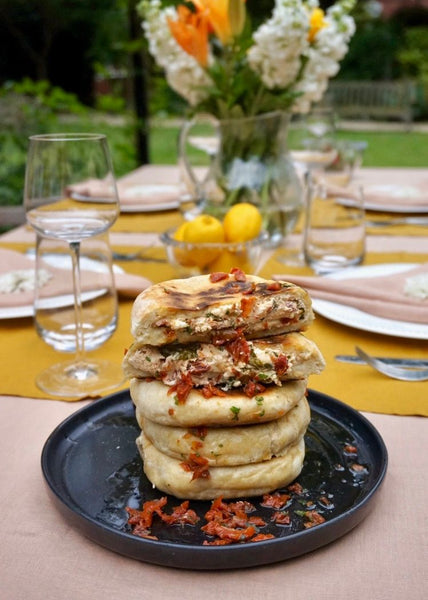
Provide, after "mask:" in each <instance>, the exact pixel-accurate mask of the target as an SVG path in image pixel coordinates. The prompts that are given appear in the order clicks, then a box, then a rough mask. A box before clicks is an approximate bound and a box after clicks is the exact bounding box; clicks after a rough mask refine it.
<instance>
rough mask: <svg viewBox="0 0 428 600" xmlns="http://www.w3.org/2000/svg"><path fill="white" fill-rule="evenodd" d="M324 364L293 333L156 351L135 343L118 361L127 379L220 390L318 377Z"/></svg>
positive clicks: (310, 346)
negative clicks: (186, 380) (186, 378)
mask: <svg viewBox="0 0 428 600" xmlns="http://www.w3.org/2000/svg"><path fill="white" fill-rule="evenodd" d="M236 343H237V345H236ZM242 344H243V347H242ZM324 366H325V362H324V359H323V357H322V355H321V352H320V351H319V349H318V348H317V346H316V344H315V343H314V342H312V341H311V340H308V339H307V338H306V337H305V336H304V335H302V334H301V333H297V332H293V333H286V334H283V335H278V336H271V337H265V338H261V339H259V340H248V341H247V340H243V339H241V340H240V339H238V340H237V341H236V342H235V341H232V342H229V343H224V344H221V345H219V344H207V343H203V342H195V343H193V344H191V343H188V344H171V345H167V346H162V347H158V346H149V345H147V344H141V343H140V342H135V343H134V344H132V346H131V347H130V348H129V350H128V352H127V353H126V355H125V358H124V360H123V369H124V373H125V375H126V376H127V377H128V378H131V377H140V378H144V377H154V378H155V379H159V380H160V381H162V382H163V383H165V384H166V385H175V384H176V383H177V382H178V381H180V379H181V378H182V377H183V375H189V376H190V377H191V379H192V381H193V383H194V384H195V386H204V385H207V384H210V383H211V384H213V385H218V386H219V387H221V388H222V389H232V388H234V387H239V386H244V385H245V384H246V383H248V382H249V381H259V382H260V383H264V384H269V383H275V384H276V385H281V383H282V382H283V381H288V380H290V379H306V378H307V377H309V376H310V375H313V374H315V373H320V372H321V371H322V370H323V368H324Z"/></svg>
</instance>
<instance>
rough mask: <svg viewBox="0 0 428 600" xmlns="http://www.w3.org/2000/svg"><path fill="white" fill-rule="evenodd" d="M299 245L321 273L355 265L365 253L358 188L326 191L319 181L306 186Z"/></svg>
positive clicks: (360, 195) (359, 191) (311, 264)
mask: <svg viewBox="0 0 428 600" xmlns="http://www.w3.org/2000/svg"><path fill="white" fill-rule="evenodd" d="M303 248H304V255H305V261H306V263H307V264H308V265H309V266H310V267H312V268H313V270H314V271H315V273H317V274H324V273H330V272H332V271H337V270H338V269H343V268H344V267H349V266H353V265H358V264H359V263H361V262H362V261H363V258H364V254H365V214H364V201H363V192H362V189H361V188H359V189H358V190H352V192H351V191H350V190H343V192H342V193H341V195H340V196H339V195H332V194H331V193H327V190H326V187H325V186H324V185H323V184H318V183H310V184H309V185H308V187H307V212H306V223H305V230H304V239H303Z"/></svg>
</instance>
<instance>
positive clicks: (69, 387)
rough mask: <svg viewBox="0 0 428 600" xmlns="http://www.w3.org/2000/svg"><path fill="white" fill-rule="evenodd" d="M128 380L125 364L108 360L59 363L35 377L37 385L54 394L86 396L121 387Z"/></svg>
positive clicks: (74, 396)
mask: <svg viewBox="0 0 428 600" xmlns="http://www.w3.org/2000/svg"><path fill="white" fill-rule="evenodd" d="M124 382H125V377H124V374H123V370H122V366H121V365H117V364H115V363H111V362H109V361H95V360H87V361H86V360H85V361H80V362H74V361H67V362H62V363H57V364H55V365H52V366H51V367H48V368H47V369H45V370H44V371H42V372H41V373H40V374H39V375H38V376H37V377H36V385H37V387H38V388H39V389H41V390H42V391H43V392H46V393H48V394H50V395H51V396H62V397H64V398H85V397H90V396H96V395H98V394H100V393H101V392H107V391H109V390H113V389H114V388H117V387H119V386H120V385H122V384H123V383H124Z"/></svg>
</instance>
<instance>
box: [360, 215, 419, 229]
mask: <svg viewBox="0 0 428 600" xmlns="http://www.w3.org/2000/svg"><path fill="white" fill-rule="evenodd" d="M366 225H368V226H369V227H390V226H391V225H428V217H398V218H397V217H394V218H393V219H388V220H387V221H375V220H371V219H366Z"/></svg>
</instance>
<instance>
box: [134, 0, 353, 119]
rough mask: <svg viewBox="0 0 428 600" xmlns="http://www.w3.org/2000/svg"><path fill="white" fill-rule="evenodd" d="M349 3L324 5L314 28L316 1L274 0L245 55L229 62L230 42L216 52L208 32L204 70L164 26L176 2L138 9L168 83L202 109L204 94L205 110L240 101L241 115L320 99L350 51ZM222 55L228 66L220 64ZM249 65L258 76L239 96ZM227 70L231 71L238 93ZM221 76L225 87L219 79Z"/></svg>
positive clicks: (147, 1) (145, 0)
mask: <svg viewBox="0 0 428 600" xmlns="http://www.w3.org/2000/svg"><path fill="white" fill-rule="evenodd" d="M354 5H355V0H337V2H336V3H335V4H333V5H332V6H331V7H330V8H329V9H328V10H327V13H326V15H325V16H324V23H321V25H323V26H321V28H320V29H318V28H317V26H315V30H314V25H313V22H312V23H311V15H312V16H313V10H314V9H318V8H319V2H318V0H306V1H305V2H304V1H303V0H275V5H274V8H273V11H272V15H271V17H270V18H269V19H268V20H267V21H266V22H265V23H263V24H262V25H261V26H260V27H259V28H258V29H257V30H256V31H255V32H254V34H253V38H252V42H253V43H252V45H251V46H250V47H249V49H248V51H247V54H246V57H244V59H243V57H242V56H241V55H240V54H239V52H238V61H237V63H236V65H233V67H232V68H230V67H231V57H232V60H233V54H231V53H230V52H228V51H229V48H227V52H225V54H224V56H221V55H222V51H223V50H224V48H223V46H222V44H221V43H219V41H218V40H217V43H216V42H215V41H214V47H215V48H216V50H215V51H214V50H213V49H212V48H211V44H212V38H211V41H210V43H209V51H208V68H203V67H202V66H201V65H200V64H199V63H198V62H197V60H196V59H195V58H194V57H193V56H191V55H190V54H188V53H187V52H185V51H184V50H183V49H182V48H181V46H180V45H179V44H178V43H177V42H176V40H175V39H174V37H173V35H172V33H171V30H170V28H169V25H168V18H171V19H172V20H176V19H177V18H178V13H177V9H176V8H175V7H173V6H169V7H167V8H162V3H161V1H160V0H142V2H141V3H140V4H139V6H138V10H139V12H140V13H141V14H142V15H144V19H145V20H144V21H143V29H144V32H145V35H146V38H147V40H148V42H149V51H150V53H151V54H152V55H153V57H154V58H155V60H156V62H157V64H158V65H159V66H160V67H162V68H163V69H164V71H165V76H166V79H167V82H168V84H169V85H170V87H171V88H173V89H174V90H175V91H176V92H178V93H179V94H180V95H181V96H182V97H183V98H185V99H186V100H187V101H188V102H189V104H190V105H191V106H193V107H196V108H200V106H199V107H198V105H203V103H204V101H205V100H209V101H210V102H211V104H210V109H211V108H212V106H214V107H215V108H217V113H218V114H222V115H223V114H225V111H226V114H227V111H228V110H230V111H231V112H233V111H234V110H235V109H236V106H237V105H239V104H240V103H241V104H242V106H241V107H240V108H241V110H242V111H243V112H244V113H245V111H247V112H248V113H250V112H251V111H252V110H253V109H254V110H256V111H257V109H258V108H259V107H264V106H266V105H268V106H273V107H274V108H279V109H284V108H287V107H289V106H290V104H291V110H292V111H293V112H307V111H309V110H310V107H311V104H312V103H314V102H318V101H319V100H321V98H322V96H323V94H324V93H325V90H326V89H327V85H328V81H329V79H330V78H331V77H334V76H335V75H336V74H337V72H338V71H339V62H340V61H341V60H342V58H343V57H344V56H345V54H346V52H347V51H348V44H349V40H350V39H351V37H352V35H353V33H354V31H355V23H354V20H353V18H352V17H350V16H349V12H350V10H351V9H352V8H353V6H354ZM319 14H321V17H322V14H323V13H322V11H319V10H318V11H317V13H316V16H319ZM309 34H310V35H309ZM214 37H215V36H214ZM225 56H226V67H225V66H224V63H223V62H222V59H224V57H225ZM248 66H249V67H250V69H251V70H252V71H253V72H254V73H255V74H256V76H257V77H255V78H253V79H252V80H251V81H250V83H251V85H250V89H249V90H248V94H247V96H246V97H243V92H242V85H243V84H242V81H243V79H242V77H241V73H245V69H246V68H247V67H248ZM212 67H216V69H212ZM210 69H211V70H210ZM231 72H234V73H236V81H237V85H236V88H237V90H238V91H239V93H238V94H236V95H235V94H234V92H235V90H234V89H233V87H234V86H233V83H234V78H231V76H230V73H231ZM211 77H212V79H211ZM222 77H223V79H222ZM250 79H251V78H250ZM213 80H214V81H213ZM224 81H228V82H230V85H224ZM213 90H215V91H213ZM230 90H232V93H230V94H229V91H230ZM271 92H273V93H271ZM278 92H279V93H278ZM281 92H285V94H281ZM294 96H295V99H294V100H293V97H294ZM237 98H239V99H237ZM284 98H286V100H285V102H286V106H284ZM247 99H248V101H247ZM252 99H253V100H254V101H252ZM275 102H276V104H275ZM208 104H209V103H208ZM214 112H215V109H214Z"/></svg>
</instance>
